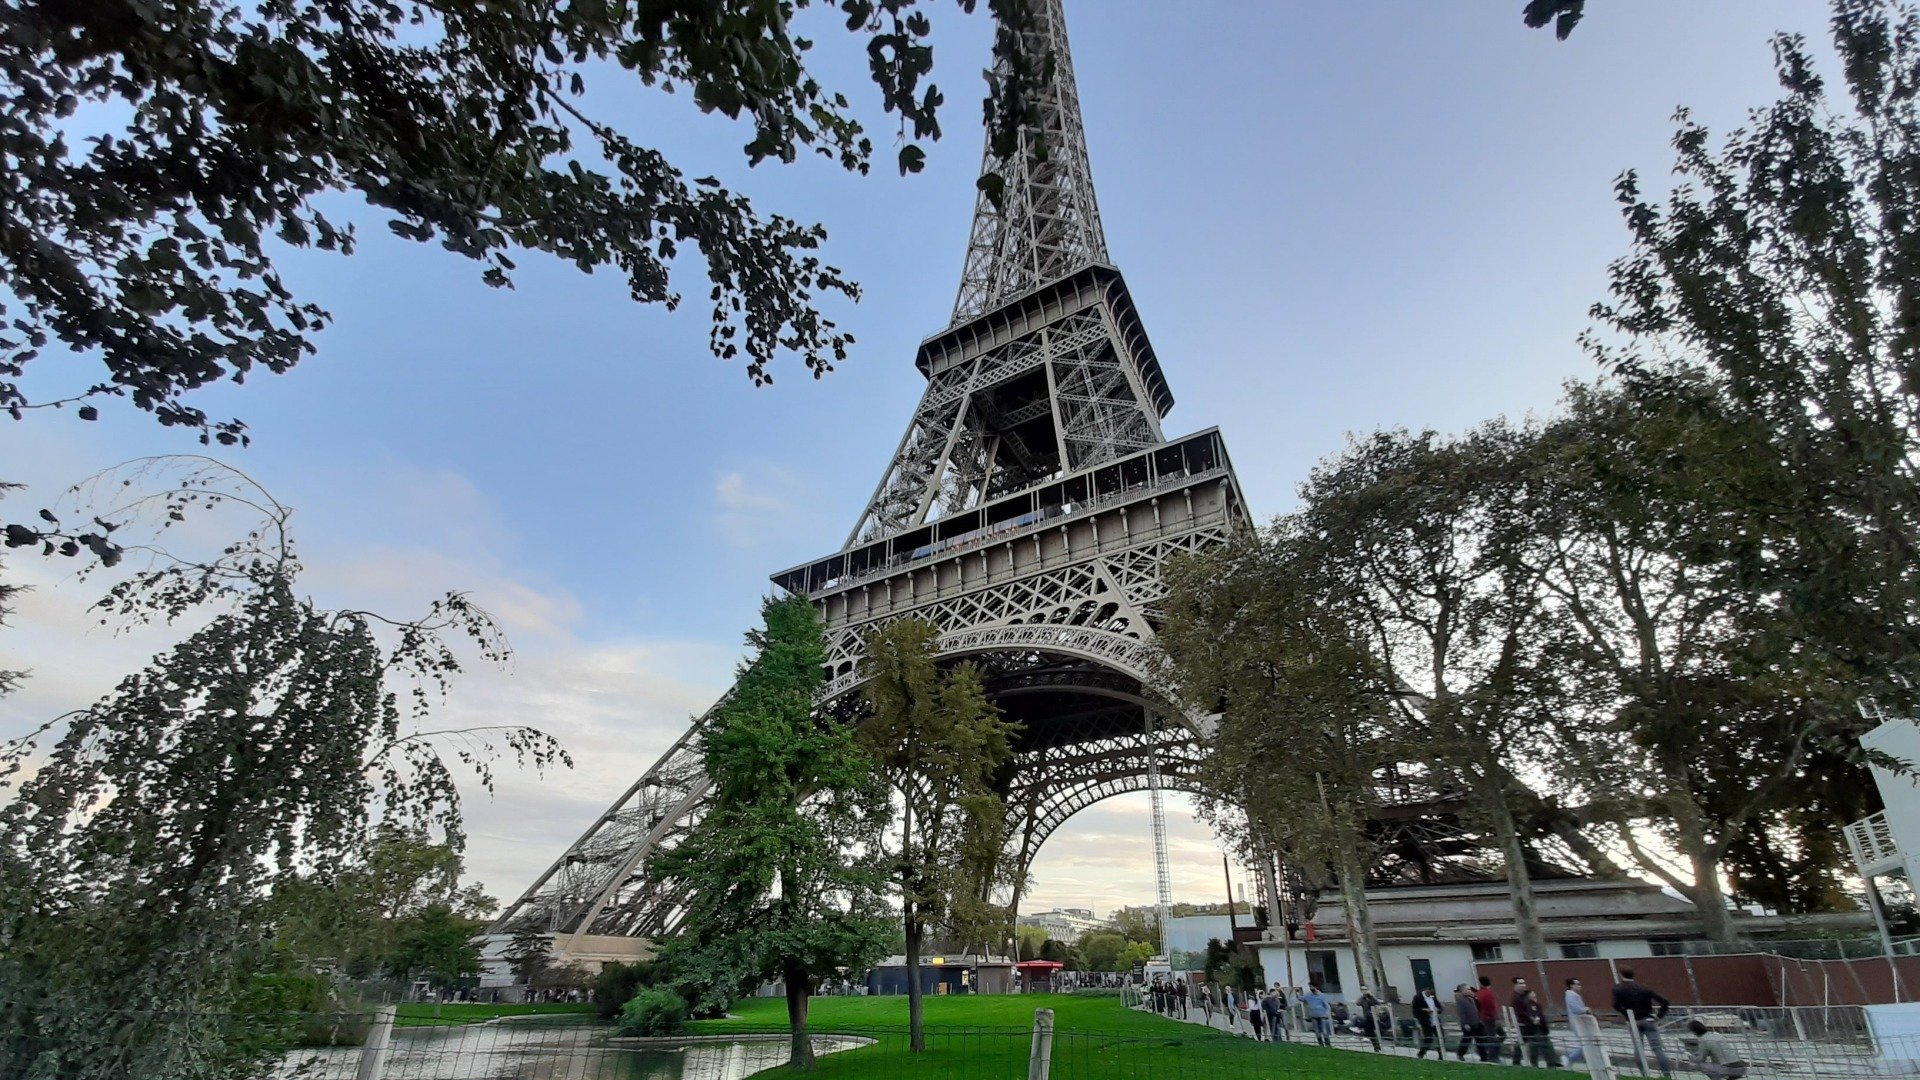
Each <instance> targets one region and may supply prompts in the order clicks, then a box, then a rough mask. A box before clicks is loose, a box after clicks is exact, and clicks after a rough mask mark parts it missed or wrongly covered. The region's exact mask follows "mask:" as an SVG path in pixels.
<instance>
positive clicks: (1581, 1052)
mask: <svg viewBox="0 0 1920 1080" xmlns="http://www.w3.org/2000/svg"><path fill="white" fill-rule="evenodd" d="M1566 1003H1567V1030H1568V1031H1569V1032H1571V1033H1572V1035H1573V1045H1572V1046H1570V1047H1568V1048H1567V1064H1569V1065H1577V1064H1579V1063H1581V1062H1583V1061H1585V1060H1587V1047H1586V1044H1585V1043H1583V1042H1581V1041H1580V1017H1582V1016H1586V1015H1588V1014H1589V1013H1591V1012H1592V1011H1593V1010H1591V1009H1589V1008H1587V998H1586V995H1585V994H1582V993H1581V992H1580V980H1579V979H1568V980H1567V999H1566Z"/></svg>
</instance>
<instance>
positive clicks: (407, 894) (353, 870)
mask: <svg viewBox="0 0 1920 1080" xmlns="http://www.w3.org/2000/svg"><path fill="white" fill-rule="evenodd" d="M462 867H463V862H462V859H461V856H460V852H459V851H458V850H456V849H454V848H453V847H452V846H451V845H449V844H445V843H436V842H435V841H434V840H433V839H432V838H430V837H428V836H426V835H425V834H423V833H409V832H405V831H403V830H400V829H398V828H395V827H393V826H390V825H384V824H383V825H379V826H376V827H375V828H374V830H373V833H372V838H371V840H370V842H369V845H368V848H367V850H366V851H365V852H364V853H362V854H360V855H358V856H357V857H355V858H354V859H353V861H352V862H350V863H349V864H348V865H347V866H346V867H344V868H342V869H341V870H340V871H339V872H338V873H337V874H335V875H333V876H332V877H331V878H322V877H320V876H319V875H317V874H308V875H303V876H301V877H300V878H298V879H297V880H294V881H290V882H286V883H283V884H281V885H280V886H278V887H276V888H275V890H274V893H273V899H272V905H271V910H272V916H273V920H274V924H275V926H276V927H277V929H278V939H279V945H280V948H281V950H282V951H284V952H285V953H287V954H288V955H289V956H291V957H293V958H295V959H296V960H298V961H300V962H302V963H304V964H306V965H307V966H310V967H311V966H315V965H324V966H328V967H329V968H330V969H337V970H339V971H342V972H344V973H346V974H348V975H351V976H354V977H356V978H364V977H367V976H369V975H372V974H373V973H375V972H377V971H387V972H392V973H395V974H401V975H404V974H406V971H407V969H406V968H405V967H399V968H396V967H395V961H394V952H395V950H396V949H398V948H399V947H400V941H401V939H402V937H403V936H404V935H405V934H406V933H408V932H410V924H411V922H412V920H415V919H417V918H418V917H419V916H421V915H422V914H423V913H424V912H426V911H428V910H429V909H433V908H440V909H443V910H444V911H445V912H446V915H447V917H448V918H450V919H455V920H459V921H463V922H475V921H478V920H479V919H480V918H481V916H483V915H485V914H487V913H488V912H489V911H491V910H492V909H493V907H494V900H493V898H492V897H490V896H487V895H486V893H485V891H484V890H483V889H482V888H481V887H480V886H479V885H471V886H467V887H465V888H462V887H461V885H460V875H461V871H462Z"/></svg>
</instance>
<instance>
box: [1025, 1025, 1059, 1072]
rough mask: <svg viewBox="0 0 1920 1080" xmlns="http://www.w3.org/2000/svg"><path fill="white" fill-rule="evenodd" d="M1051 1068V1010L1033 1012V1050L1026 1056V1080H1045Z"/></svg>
mask: <svg viewBox="0 0 1920 1080" xmlns="http://www.w3.org/2000/svg"><path fill="white" fill-rule="evenodd" d="M1052 1068H1053V1010H1052V1009H1035V1010H1033V1049H1032V1050H1031V1051H1029V1052H1028V1054H1027V1080H1047V1073H1048V1071H1049V1070H1051V1069H1052Z"/></svg>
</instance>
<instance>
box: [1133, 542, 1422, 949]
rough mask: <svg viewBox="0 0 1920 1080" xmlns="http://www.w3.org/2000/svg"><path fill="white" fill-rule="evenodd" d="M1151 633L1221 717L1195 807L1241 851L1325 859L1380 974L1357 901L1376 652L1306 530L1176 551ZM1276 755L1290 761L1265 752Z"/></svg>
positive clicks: (1376, 736) (1383, 757)
mask: <svg viewBox="0 0 1920 1080" xmlns="http://www.w3.org/2000/svg"><path fill="white" fill-rule="evenodd" d="M1167 574H1168V585H1169V590H1170V591H1169V595H1168V597H1167V599H1166V601H1165V608H1166V616H1165V618H1164V620H1163V622H1162V625H1161V629H1160V635H1159V640H1160V643H1161V645H1162V647H1163V648H1164V649H1165V650H1166V651H1167V654H1168V656H1169V657H1170V659H1171V661H1172V664H1173V673H1174V679H1175V682H1176V683H1177V685H1178V686H1179V688H1180V691H1181V693H1182V694H1183V695H1184V696H1185V697H1186V699H1187V702H1188V704H1189V706H1190V707H1192V708H1194V709H1196V710H1199V711H1202V712H1215V713H1217V714H1218V716H1219V726H1218V728H1217V730H1216V731H1215V733H1214V736H1213V737H1212V739H1210V740H1209V742H1208V746H1207V754H1206V757H1205V759H1204V760H1203V762H1202V766H1201V781H1202V782H1201V792H1200V798H1199V802H1200V807H1201V811H1202V813H1203V814H1204V815H1205V816H1206V817H1208V819H1209V820H1210V821H1211V822H1212V823H1213V825H1214V827H1215V829H1216V830H1219V831H1221V832H1222V833H1223V834H1224V835H1226V836H1227V837H1228V838H1229V840H1230V842H1231V843H1233V844H1234V845H1235V846H1237V847H1239V848H1241V849H1242V850H1243V851H1245V852H1248V853H1250V854H1251V853H1256V852H1274V851H1277V852H1278V853H1279V854H1280V857H1281V858H1282V859H1283V860H1284V861H1285V862H1286V863H1287V864H1288V865H1291V866H1296V867H1302V868H1309V867H1310V868H1316V871H1319V870H1320V869H1321V868H1324V873H1321V872H1316V873H1315V874H1314V875H1313V876H1315V877H1316V878H1321V877H1324V878H1325V879H1326V880H1330V881H1331V882H1334V883H1336V884H1337V885H1338V887H1339V889H1340V893H1341V898H1342V900H1343V901H1344V903H1345V905H1346V910H1347V917H1348V919H1349V920H1350V923H1351V925H1352V930H1353V936H1352V941H1353V946H1354V949H1355V951H1356V953H1357V954H1358V959H1359V965H1360V969H1361V971H1362V972H1364V973H1365V977H1366V978H1367V980H1368V981H1369V982H1370V983H1372V984H1374V985H1383V984H1384V982H1385V979H1384V977H1383V974H1382V969H1381V964H1380V953H1379V947H1378V943H1377V941H1376V935H1375V933H1374V929H1373V917H1372V912H1371V909H1370V908H1369V907H1368V906H1367V897H1366V880H1367V870H1368V868H1369V866H1370V865H1371V863H1372V860H1373V855H1374V850H1373V845H1372V842H1371V840H1370V838H1369V837H1368V834H1367V822H1368V820H1369V819H1370V818H1371V817H1372V816H1373V811H1374V810H1375V809H1376V807H1377V806H1378V804H1379V795H1380V792H1379V789H1378V786H1377V785H1376V783H1375V773H1376V771H1377V770H1378V769H1380V768H1381V767H1382V766H1383V765H1385V764H1387V763H1389V762H1392V761H1394V760H1397V758H1398V753H1397V751H1396V750H1395V749H1394V747H1393V745H1392V742H1391V739H1392V732H1393V723H1392V719H1393V718H1392V715H1391V713H1390V701H1391V699H1390V698H1389V697H1388V696H1387V695H1386V694H1385V693H1384V690H1385V688H1386V687H1387V686H1388V683H1387V680H1386V679H1385V678H1384V675H1383V669H1382V667H1381V665H1380V664H1379V662H1378V659H1377V658H1376V657H1375V656H1373V655H1372V654H1371V653H1369V652H1368V650H1367V648H1366V646H1365V643H1364V642H1363V641H1362V640H1361V638H1360V636H1359V635H1358V634H1357V633H1356V632H1355V629H1354V623H1353V622H1352V621H1350V620H1348V619H1346V618H1344V617H1343V614H1342V612H1340V611H1339V610H1337V609H1336V608H1335V607H1333V606H1330V605H1329V604H1328V603H1326V597H1328V596H1329V595H1331V591H1330V588H1329V586H1328V583H1327V581H1326V579H1325V577H1324V575H1323V568H1322V567H1321V564H1320V562H1319V559H1318V556H1317V553H1316V552H1315V551H1314V548H1313V538H1312V537H1310V536H1308V535H1306V534H1305V533H1303V532H1301V531H1300V530H1299V528H1298V521H1297V520H1295V519H1287V518H1283V519H1280V520H1279V521H1277V522H1275V523H1274V525H1273V527H1272V528H1270V529H1269V530H1268V531H1267V532H1266V533H1265V535H1263V536H1248V537H1242V538H1239V539H1237V540H1235V541H1233V542H1230V543H1228V544H1224V545H1221V546H1219V547H1217V548H1214V549H1212V550H1209V551H1207V552H1204V553H1201V554H1199V555H1195V556H1191V557H1188V558H1183V559H1179V560H1176V561H1175V562H1174V563H1173V564H1172V565H1170V566H1169V567H1168V572H1167ZM1277 761H1285V762H1286V763H1287V767H1286V768H1275V767H1274V763H1275V762H1277Z"/></svg>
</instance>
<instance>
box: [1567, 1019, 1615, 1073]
mask: <svg viewBox="0 0 1920 1080" xmlns="http://www.w3.org/2000/svg"><path fill="white" fill-rule="evenodd" d="M1567 1026H1568V1027H1569V1028H1571V1029H1572V1031H1573V1045H1574V1047H1575V1048H1576V1049H1578V1050H1579V1051H1580V1060H1582V1061H1584V1062H1586V1065H1587V1074H1588V1075H1590V1076H1592V1077H1593V1080H1614V1073H1613V1058H1612V1057H1611V1056H1609V1055H1608V1054H1607V1044H1606V1041H1605V1040H1604V1039H1603V1038H1602V1037H1601V1035H1600V1018H1599V1017H1597V1016H1595V1015H1593V1014H1592V1013H1590V1012H1584V1013H1578V1014H1576V1015H1573V1016H1569V1017H1568V1018H1567Z"/></svg>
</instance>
